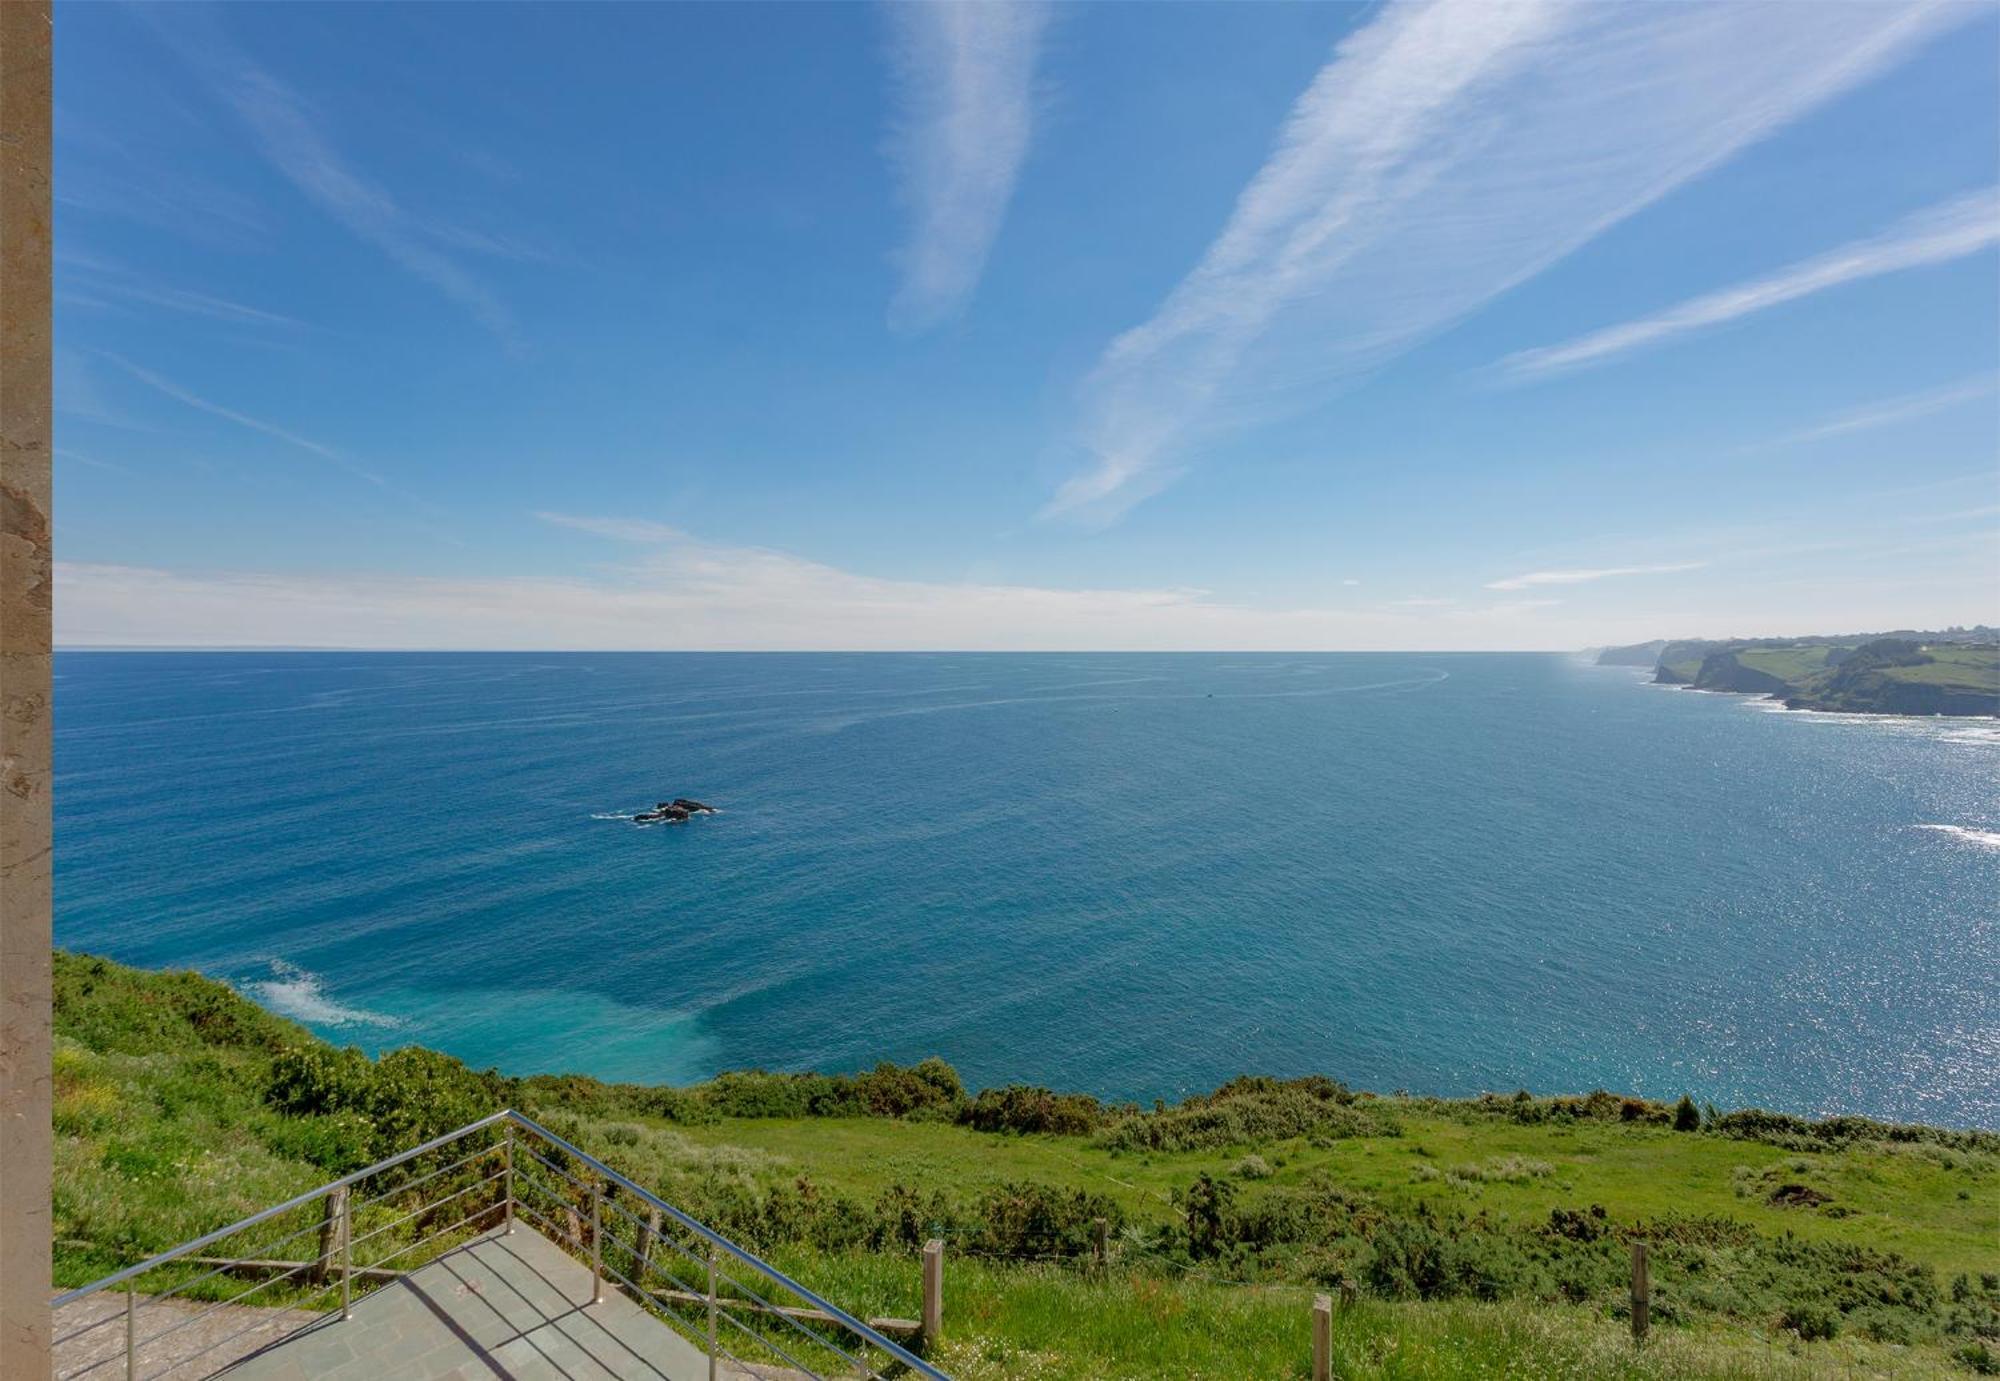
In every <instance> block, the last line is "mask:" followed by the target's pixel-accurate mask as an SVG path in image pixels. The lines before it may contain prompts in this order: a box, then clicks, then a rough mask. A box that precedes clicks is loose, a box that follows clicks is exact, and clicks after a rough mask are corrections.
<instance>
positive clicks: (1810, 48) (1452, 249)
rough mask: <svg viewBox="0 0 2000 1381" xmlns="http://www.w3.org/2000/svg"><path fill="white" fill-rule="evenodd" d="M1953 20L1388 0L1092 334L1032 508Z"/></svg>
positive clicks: (1479, 295)
mask: <svg viewBox="0 0 2000 1381" xmlns="http://www.w3.org/2000/svg"><path fill="white" fill-rule="evenodd" d="M1969 17H1970V15H1969V8H1967V7H1959V8H1954V7H1952V6H1949V5H1942V4H1924V3H1906V4H1886V5H1831V6H1823V7H1821V8H1819V9H1816V10H1815V11H1814V12H1813V22H1812V23H1811V24H1802V23H1800V22H1799V12H1798V10H1797V9H1796V8H1795V7H1793V6H1791V5H1788V4H1784V3H1755V2H1754V0H1753V2H1751V3H1741V4H1729V5H1609V4H1596V3H1588V2H1587V0H1586V2H1584V3H1569V2H1568V0H1528V2H1524V3H1517V4H1505V5H1497V4H1488V3H1483V0H1402V3H1397V4H1393V5H1391V6H1390V7H1389V8H1388V9H1386V10H1385V11H1384V12H1383V13H1382V14H1381V15H1379V16H1378V17H1377V18H1375V19H1374V20H1373V21H1371V22H1370V23H1369V24H1368V25H1367V27H1365V28H1363V29H1362V30H1360V31H1359V32H1357V33H1355V34H1353V35H1352V36H1350V37H1349V38H1347V39H1345V40H1344V41H1343V42H1342V43H1341V44H1340V45H1339V47H1338V48H1337V49H1336V50H1335V52H1334V55H1333V58H1332V60H1331V61H1330V62H1328V63H1327V64H1326V66H1325V67H1323V68H1322V69H1321V70H1320V72H1319V74H1318V76H1317V77H1315V78H1314V80H1313V82H1312V84H1311V86H1310V87H1308V89H1307V90H1306V92H1305V93H1304V94H1303V95H1302V96H1300V98H1299V99H1298V101H1297V103H1296V104H1295V105H1294V106H1293V108H1292V113H1291V116H1290V118H1289V120H1288V121H1287V122H1286V124H1285V127H1284V130H1283V131H1282V133H1281V134H1280V136H1279V138H1278V141H1277V146H1276V147H1275V148H1274V149H1273V150H1272V152H1271V155H1270V157H1269V158H1268V159H1267V161H1266V162H1265V164H1264V166H1263V168H1262V169H1261V170H1260V171H1259V172H1258V173H1257V175H1256V176H1255V177H1254V178H1253V179H1252V180H1251V182H1250V183H1249V185H1248V186H1247V187H1245V189H1244V190H1243V192H1242V194H1241V195H1240V196H1239V197H1238V198H1237V202H1236V206H1235V209H1234V210H1233V212H1232V213H1231V215H1230V217H1229V221H1228V223H1227V225H1226V226H1225V227H1224V228H1223V230H1222V232H1221V234H1220V235H1219V236H1218V237H1217V238H1216V239H1215V241H1214V242H1213V243H1212V244H1211V245H1210V246H1209V248H1208V251H1207V253H1206V254H1205V255H1204V256H1203V258H1202V260H1201V262H1200V263H1199V264H1198V265H1197V266H1196V267H1195V268H1194V270H1193V271H1192V272H1191V273H1189V274H1188V276H1187V277H1186V278H1184V279H1183V280H1182V281H1181V282H1180V284H1179V285H1178V286H1176V287H1175V288H1174V290H1173V291H1172V292H1171V293H1170V294H1169V295H1168V297H1167V298H1166V300H1165V301H1164V302H1163V303H1162V304H1161V306H1160V307H1159V308H1158V310H1157V311H1156V312H1155V313H1154V314H1153V316H1152V317H1151V319H1149V320H1147V321H1146V322H1144V323H1143V324H1141V325H1139V326H1137V327H1134V328H1133V329H1132V330H1129V331H1127V332H1126V333H1125V334H1124V335H1122V336H1120V337H1119V338H1118V339H1117V340H1116V341H1114V342H1113V343H1112V344H1111V346H1110V347H1109V348H1108V349H1107V350H1106V351H1105V353H1104V355H1103V357H1102V359H1101V360H1100V361H1099V363H1098V365H1097V367H1096V369H1095V371H1094V372H1093V373H1092V374H1091V376H1090V377H1089V379H1088V380H1087V381H1086V383H1085V385H1084V390H1083V406H1084V412H1085V424H1084V435H1083V438H1082V439H1083V445H1084V448H1085V449H1086V450H1087V451H1088V452H1089V454H1090V457H1091V458H1090V462H1089V464H1088V465H1087V467H1086V468H1085V469H1084V471H1083V472H1082V473H1080V474H1078V475H1076V476H1075V477H1074V478H1072V479H1071V480H1070V481H1069V482H1068V483H1066V484H1064V485H1063V486H1062V487H1061V488H1060V490H1059V491H1058V492H1057V493H1056V495H1055V496H1054V498H1053V499H1052V500H1051V501H1050V503H1049V504H1048V506H1047V508H1046V509H1045V510H1044V512H1045V514H1046V515H1053V514H1066V513H1067V514H1082V515H1088V516H1096V517H1112V516H1116V514H1118V513H1119V512H1122V511H1123V510H1124V509H1125V508H1127V507H1129V506H1130V505H1131V504H1132V503H1133V502H1135V501H1137V500H1138V499H1140V498H1143V497H1144V496H1145V495H1146V494H1148V493H1150V492H1152V491H1153V490H1155V489H1157V488H1158V487H1159V486H1160V485H1161V484H1163V483H1164V482H1165V480H1166V479H1167V478H1168V477H1169V472H1170V471H1171V469H1172V467H1173V466H1174V465H1176V464H1179V463H1182V462H1183V461H1184V460H1185V459H1186V453H1187V452H1188V450H1189V448H1190V447H1191V446H1192V445H1193V444H1194V443H1196V442H1199V441H1202V440H1206V439H1212V438H1214V437H1215V436H1217V435H1219V434H1221V433H1223V432H1225V431H1226V430H1228V429H1230V428H1234V427H1238V426H1241V425H1244V424H1246V423H1250V422H1255V421H1257V420H1260V419H1262V418H1264V417H1266V416H1268V415H1271V414H1273V413H1275V412H1280V411H1284V410H1288V409H1295V408H1297V407H1298V406H1300V405H1301V404H1307V403H1311V402H1314V401H1317V400H1319V399H1322V398H1324V397H1325V395H1326V393H1327V390H1328V389H1329V388H1330V387H1331V386H1334V385H1336V384H1338V383H1340V382H1341V381H1343V380H1346V379H1351V378H1353V377H1354V376H1356V375H1358V374H1360V373H1362V372H1364V371H1366V370H1368V369H1370V368H1373V367H1375V366H1377V365H1380V364H1381V363H1383V362H1384V361H1386V360H1388V359H1391V358H1393V357H1394V356H1396V355H1398V354H1401V353H1402V352H1404V351H1406V350H1408V349H1410V348H1411V347H1412V346H1414V345H1416V344H1417V343H1419V342H1420V341H1422V340H1424V339H1425V338H1427V337H1429V336H1431V335H1434V334H1435V333H1437V332H1438V331H1440V330H1443V329H1444V328H1446V327H1448V326H1450V325H1451V324H1453V323H1454V322H1456V321H1459V320H1460V319H1462V318H1464V317H1465V316H1466V315H1468V314H1469V313H1471V312H1473V311H1475V310H1477V309H1478V308H1479V307H1480V306H1481V305H1483V304H1484V303H1486V302H1488V301H1490V300H1491V299H1492V298H1494V297H1495V296H1497V295H1498V294H1500V293H1502V292H1505V291H1506V290H1507V289H1509V288H1511V287H1513V286H1514V285H1516V284H1518V283H1520V282H1522V281H1524V280H1525V279H1528V278H1531V277H1533V276H1534V275H1536V274H1537V273H1540V272H1541V271H1542V270H1544V269H1545V268H1547V267H1548V266H1549V265H1551V264H1553V263H1555V262H1556V261H1557V260H1559V259H1561V258H1562V257H1563V256H1564V255H1566V254H1568V253H1570V252H1571V251H1572V250H1574V249H1576V248H1577V247H1578V246H1580V245H1582V244H1585V243H1587V242H1588V241H1589V240H1591V239H1592V238H1593V237H1595V236H1597V235H1599V234H1601V233H1602V232H1603V231H1604V230H1605V229H1607V228H1608V227H1610V226H1613V225H1616V224H1617V223H1618V222H1619V221H1621V220H1623V219H1625V218H1626V217H1628V216H1630V215H1632V214H1633V213H1634V212H1636V211H1638V210H1640V209H1641V208H1643V207H1645V206H1647V205H1649V204H1651V203H1652V202H1654V201H1656V200H1657V199H1659V198H1660V197H1661V196H1663V195H1665V194H1666V193H1668V192H1670V191H1672V190H1673V189H1674V188H1676V187H1678V186H1680V185H1682V184H1683V183H1685V182H1686V181H1688V179H1690V178H1692V177H1695V176H1697V175H1699V174H1700V173H1702V172H1703V171H1705V170H1707V169H1709V168H1712V167H1714V166H1715V165H1716V164H1718V163H1720V162H1722V161H1723V160H1725V159H1727V158H1729V157H1730V156H1732V155H1733V154H1735V153H1736V152H1737V151H1738V150H1739V149H1741V148H1743V147H1744V146H1745V145H1747V144H1749V143H1752V142H1754V141H1755V140H1757V139H1760V138H1762V137H1764V136H1765V135H1767V134H1769V133H1771V132H1772V131H1773V130H1775V129H1778V128H1779V127H1781V126H1783V125H1784V124H1786V123H1787V122H1789V121H1791V120H1794V119H1796V118H1798V117H1799V116H1800V115H1801V114H1803V113H1805V112H1806V111H1809V110H1811V109H1813V108H1814V107H1815V106H1818V105H1820V104H1821V103H1822V102H1824V101H1826V100H1828V99H1829V98H1830V97H1833V96H1835V95H1837V94H1839V93H1840V92H1842V91H1845V90H1847V89H1849V88H1850V87H1852V86H1854V85H1855V84H1856V83H1858V82H1861V81H1863V80H1865V79H1867V78H1868V77H1870V76H1872V75H1874V74H1875V73H1877V72H1879V71H1881V70H1883V69H1884V68H1886V67H1887V66H1889V65H1890V64H1892V63H1894V62H1896V61H1897V60H1899V59H1900V58H1901V57H1902V56H1903V55H1904V54H1906V53H1907V52H1909V51H1910V50H1911V49H1912V48H1913V47H1914V46H1915V45H1916V44H1918V43H1919V42H1921V41H1923V40H1924V39H1926V38H1928V37H1930V36H1932V35H1934V34H1936V33H1937V32H1939V31H1940V30H1942V29H1943V28H1944V27H1946V26H1948V25H1950V24H1953V23H1956V22H1960V21H1961V20H1964V19H1966V18H1969ZM1579 169H1585V170H1588V175H1587V176H1584V175H1580V174H1579Z"/></svg>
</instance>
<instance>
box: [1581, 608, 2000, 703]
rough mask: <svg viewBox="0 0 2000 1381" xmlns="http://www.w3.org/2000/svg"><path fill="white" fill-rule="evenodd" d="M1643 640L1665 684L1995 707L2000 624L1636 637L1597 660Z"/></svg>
mask: <svg viewBox="0 0 2000 1381" xmlns="http://www.w3.org/2000/svg"><path fill="white" fill-rule="evenodd" d="M1649 647H1657V648H1658V653H1657V657H1656V660H1654V661H1653V662H1652V663H1651V665H1652V666H1653V668H1654V670H1653V679H1654V680H1655V681H1656V682H1658V683H1660V684H1661V685H1674V686H1692V687H1694V688H1695V689H1696V690H1712V691H1730V692H1735V693H1737V694H1744V695H1768V696H1771V697H1772V698H1774V699H1778V700H1783V701H1784V702H1785V703H1786V704H1787V705H1789V706H1791V707H1792V708H1793V709H1806V710H1841V711H1846V712H1849V713H1858V714H1923V715H1936V714H1945V715H2000V633H1996V631H1995V630H1993V629H1990V628H1983V627H1982V628H1975V629H1951V630H1947V631H1945V632H1941V633H1917V632H1909V631H1903V632H1898V633H1886V634H1866V635H1860V636H1855V637H1846V638H1797V639H1783V638H1758V639H1747V640H1739V641H1734V642H1699V641H1695V642H1669V643H1660V644H1651V643H1640V644H1635V645H1634V646H1632V647H1623V648H1607V649H1605V650H1604V651H1603V652H1601V653H1600V654H1599V655H1598V659H1597V660H1598V664H1599V665H1600V666H1629V665H1635V664H1638V663H1640V662H1641V661H1643V657H1644V653H1645V650H1646V649H1647V648H1649Z"/></svg>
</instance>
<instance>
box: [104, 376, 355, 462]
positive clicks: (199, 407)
mask: <svg viewBox="0 0 2000 1381" xmlns="http://www.w3.org/2000/svg"><path fill="white" fill-rule="evenodd" d="M98 353H99V354H101V355H103V356H104V358H105V359H107V360H110V361H111V362H112V363H113V364H115V365H117V366H118V367H119V368H120V369H122V370H124V371H125V372H126V373H127V374H130V375H131V376H132V377H133V378H135V379H137V380H138V381H139V382H140V383H142V384H144V385H146V387H148V388H150V389H152V390H153V391H154V392H156V393H160V394H164V395H165V396H166V397H168V398H171V399H173V400H174V401H175V402H177V403H182V404H185V405H186V406H188V407H191V408H193V409H194V410H195V411H197V412H205V413H207V414H208V415H209V416H211V417H220V418H221V419H222V420H223V421H225V422H233V423H235V424H236V425H237V426H239V427H243V428H245V429H247V430H249V431H253V432H261V433H263V434H264V435H265V436H268V437H271V438H273V439H274V440H278V441H282V442H284V443H285V444H286V445H287V446H291V447H295V448H296V449H298V450H301V451H305V452H308V453H309V454H312V455H316V456H318V457H319V458H320V459H321V460H324V461H327V462H328V463H330V464H333V465H336V466H338V467H340V468H341V469H343V470H345V471H347V472H348V473H349V474H352V475H355V476H357V477H359V478H361V479H364V480H367V481H368V482H369V483H370V484H376V485H387V484H388V481H387V480H386V479H384V478H383V477H382V476H381V475H378V474H376V473H375V472H374V471H373V470H370V469H369V468H368V467H367V466H365V465H360V464H357V463H355V462H354V461H352V460H350V459H349V458H348V457H347V456H345V455H343V454H341V453H340V452H339V451H337V450H335V449H334V448H333V447H331V446H328V445H326V444H325V443H324V442H320V441H314V440H313V439H312V438H311V437H309V436H301V435H299V433H297V432H295V431H291V430H289V429H287V428H285V427H281V426H279V425H278V424H277V423H275V422H266V421H265V420H264V419H262V418H261V417H252V416H251V415H250V414H248V413H245V412H238V411H236V410H235V409H234V408H226V407H224V406H223V405H222V404H220V403H211V402H210V401H209V400H208V399H206V398H204V397H202V396H201V395H200V394H198V393H195V392H192V391H191V390H189V389H185V388H182V387H181V386H180V385H179V384H177V383H175V382H174V381H173V380H172V379H169V378H167V377H166V376H165V375H163V374H156V373H154V372H153V371H152V370H150V369H147V368H146V367H145V366H143V365H137V364H134V363H132V361H130V360H128V359H125V358H124V357H123V356H120V355H113V354H111V353H109V352H108V351H99V352H98Z"/></svg>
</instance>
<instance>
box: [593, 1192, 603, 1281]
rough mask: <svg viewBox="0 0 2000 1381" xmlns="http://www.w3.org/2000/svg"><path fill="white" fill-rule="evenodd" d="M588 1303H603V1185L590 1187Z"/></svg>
mask: <svg viewBox="0 0 2000 1381" xmlns="http://www.w3.org/2000/svg"><path fill="white" fill-rule="evenodd" d="M590 1302H591V1303H592V1304H602V1303H604V1185H603V1184H602V1183H601V1182H598V1183H593V1184H592V1185H591V1186H590Z"/></svg>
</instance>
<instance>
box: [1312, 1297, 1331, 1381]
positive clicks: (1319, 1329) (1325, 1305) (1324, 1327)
mask: <svg viewBox="0 0 2000 1381" xmlns="http://www.w3.org/2000/svg"><path fill="white" fill-rule="evenodd" d="M1313 1381H1333V1299H1332V1297H1331V1296H1329V1295H1314V1296H1313Z"/></svg>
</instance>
